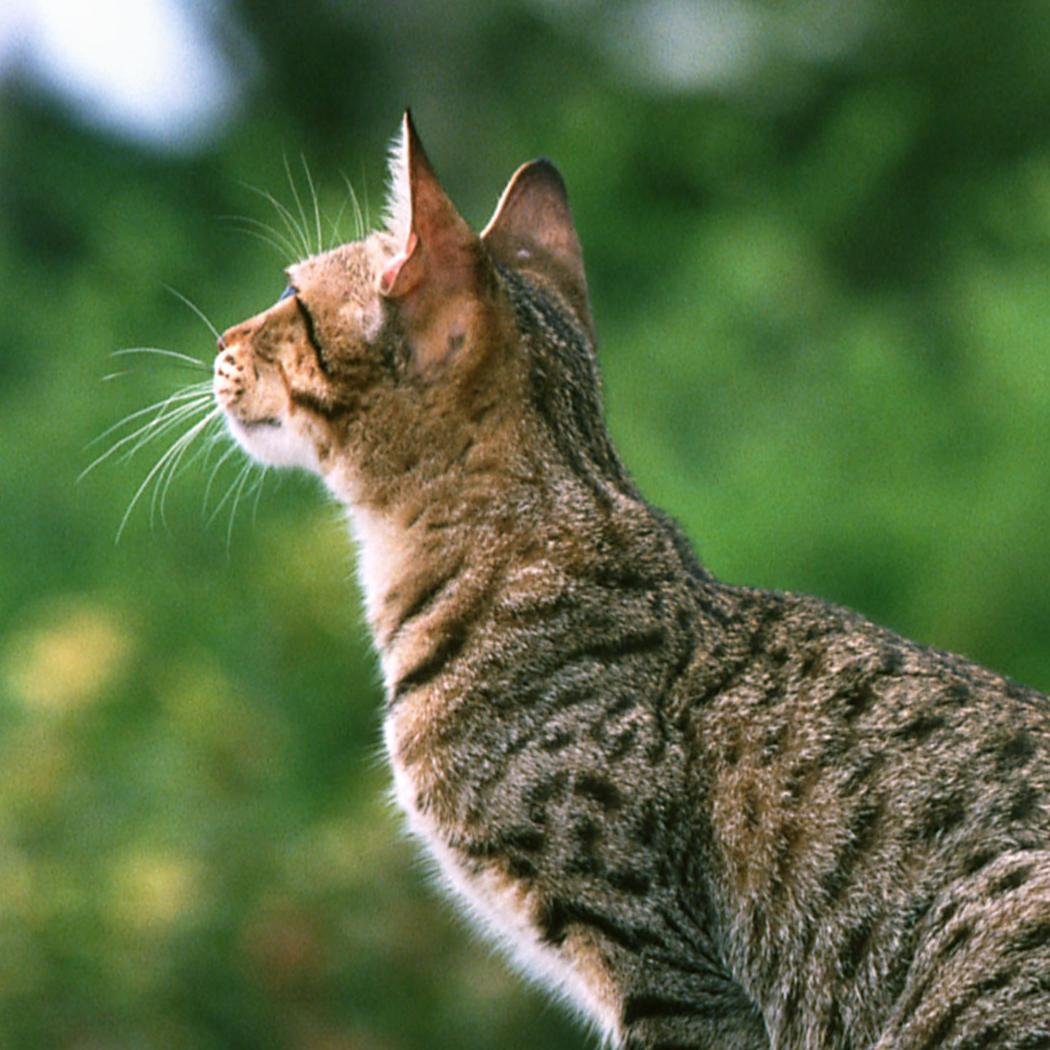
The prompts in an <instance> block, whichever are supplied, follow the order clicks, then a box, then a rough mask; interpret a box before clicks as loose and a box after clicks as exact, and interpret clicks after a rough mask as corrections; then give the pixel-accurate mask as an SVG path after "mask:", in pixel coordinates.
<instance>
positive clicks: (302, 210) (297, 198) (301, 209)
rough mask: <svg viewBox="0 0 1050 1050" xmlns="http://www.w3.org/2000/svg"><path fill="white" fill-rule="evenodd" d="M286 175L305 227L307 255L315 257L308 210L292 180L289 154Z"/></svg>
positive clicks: (285, 164)
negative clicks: (311, 241)
mask: <svg viewBox="0 0 1050 1050" xmlns="http://www.w3.org/2000/svg"><path fill="white" fill-rule="evenodd" d="M284 173H285V175H287V176H288V185H289V186H291V188H292V199H293V200H294V201H295V206H296V208H298V209H299V219H300V220H301V222H302V224H303V226H302V230H303V241H304V242H305V244H306V248H307V251H306V254H307V255H313V249H312V248H311V247H310V237H309V235H308V233H307V230H308V229H309V226H310V224H309V223H308V222H307V220H306V209H305V208H304V207H303V201H302V198H301V197H300V196H299V188H298V187H297V186H296V185H295V179H293V178H292V166H291V165H290V164H289V163H288V154H287V153H286V154H285V155H284Z"/></svg>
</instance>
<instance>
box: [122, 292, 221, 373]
mask: <svg viewBox="0 0 1050 1050" xmlns="http://www.w3.org/2000/svg"><path fill="white" fill-rule="evenodd" d="M165 287H167V286H165ZM168 291H169V292H171V293H172V294H173V295H178V296H179V298H180V299H182V301H183V302H185V303H187V305H189V306H191V307H193V309H194V310H196V309H197V308H196V307H195V306H193V304H192V303H190V302H189V300H187V299H184V298H183V297H182V296H181V295H179V293H178V292H176V291H174V289H172V288H168ZM198 313H199V311H198ZM205 323H207V321H205ZM129 354H155V355H156V356H157V357H170V358H172V359H173V360H175V361H181V362H182V363H183V364H187V365H193V366H194V367H195V368H198V369H203V370H204V371H206V372H210V371H211V365H209V364H208V363H207V362H206V361H202V360H201V359H200V358H199V357H193V356H192V355H191V354H183V353H180V352H179V351H178V350H165V349H164V348H163V347H159V346H126V347H124V348H123V349H122V350H114V351H113V352H112V353H111V354H110V355H109V356H110V357H127V356H128V355H129Z"/></svg>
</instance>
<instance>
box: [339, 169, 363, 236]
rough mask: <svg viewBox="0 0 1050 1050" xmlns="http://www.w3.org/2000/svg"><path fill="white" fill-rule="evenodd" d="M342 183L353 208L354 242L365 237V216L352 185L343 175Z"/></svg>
mask: <svg viewBox="0 0 1050 1050" xmlns="http://www.w3.org/2000/svg"><path fill="white" fill-rule="evenodd" d="M340 174H342V173H341V172H340ZM343 182H344V183H346V189H347V192H348V193H349V195H350V201H351V202H352V203H353V206H354V240H358V241H359V240H361V238H363V237H364V235H365V232H366V230H365V216H364V213H363V212H362V211H361V202H360V201H359V200H358V199H357V192H356V191H355V190H354V184H353V183H352V182H351V181H350V180H349V179H348V178H347V177H346V175H343Z"/></svg>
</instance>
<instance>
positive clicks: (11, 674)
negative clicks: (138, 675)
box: [3, 599, 131, 713]
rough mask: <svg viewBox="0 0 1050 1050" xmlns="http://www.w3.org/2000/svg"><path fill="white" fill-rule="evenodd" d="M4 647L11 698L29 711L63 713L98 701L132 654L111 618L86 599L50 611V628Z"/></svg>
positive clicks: (22, 634)
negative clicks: (29, 709) (20, 702)
mask: <svg viewBox="0 0 1050 1050" xmlns="http://www.w3.org/2000/svg"><path fill="white" fill-rule="evenodd" d="M5 641H6V644H5V645H4V650H5V651H4V661H3V664H4V666H3V671H4V678H5V679H6V684H7V686H8V688H9V689H10V691H11V693H12V694H13V695H14V696H15V697H17V698H18V699H19V700H21V701H22V703H24V704H25V705H26V706H27V707H29V708H32V709H34V710H38V711H52V712H59V713H60V712H64V711H68V710H71V709H77V708H80V707H82V706H84V705H85V704H87V703H90V702H91V701H92V700H95V699H97V698H98V697H99V696H100V695H101V694H102V692H103V691H104V690H105V688H106V687H107V686H108V685H109V684H110V683H111V682H113V680H114V679H115V678H116V677H117V676H118V675H119V673H120V672H121V670H122V669H123V667H124V666H125V664H126V662H127V658H128V655H129V653H130V650H131V639H130V637H129V635H128V633H127V631H126V630H124V629H123V628H122V627H121V626H120V625H119V624H118V623H117V621H116V618H115V617H114V616H113V614H112V613H111V612H110V611H109V610H107V609H105V608H101V607H99V606H97V605H94V604H92V603H90V602H88V601H86V600H83V599H78V600H75V601H69V600H67V601H63V602H61V603H59V604H57V605H55V606H52V607H51V608H50V609H49V612H48V615H47V617H46V622H44V623H42V624H41V625H40V626H38V627H34V628H28V629H26V628H23V629H22V630H19V631H17V632H15V633H14V634H13V635H10V636H8V638H7V639H6V640H5Z"/></svg>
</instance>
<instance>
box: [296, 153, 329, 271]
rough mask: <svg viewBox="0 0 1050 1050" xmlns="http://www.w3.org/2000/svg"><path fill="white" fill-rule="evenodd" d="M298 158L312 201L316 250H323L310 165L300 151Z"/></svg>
mask: <svg viewBox="0 0 1050 1050" xmlns="http://www.w3.org/2000/svg"><path fill="white" fill-rule="evenodd" d="M299 159H300V160H301V161H302V163H303V171H304V172H305V173H306V184H307V186H309V187H310V197H311V198H312V199H313V202H314V225H315V227H316V230H317V250H318V252H321V251H323V250H324V238H323V236H322V234H321V207H320V205H319V204H318V202H317V189H316V187H315V186H314V180H313V176H312V175H311V174H310V166H309V165H308V164H307V163H306V154H305V153H300V154H299Z"/></svg>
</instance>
